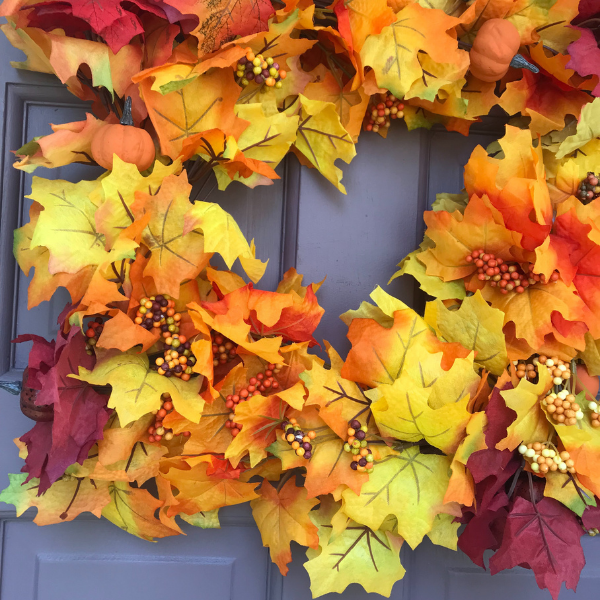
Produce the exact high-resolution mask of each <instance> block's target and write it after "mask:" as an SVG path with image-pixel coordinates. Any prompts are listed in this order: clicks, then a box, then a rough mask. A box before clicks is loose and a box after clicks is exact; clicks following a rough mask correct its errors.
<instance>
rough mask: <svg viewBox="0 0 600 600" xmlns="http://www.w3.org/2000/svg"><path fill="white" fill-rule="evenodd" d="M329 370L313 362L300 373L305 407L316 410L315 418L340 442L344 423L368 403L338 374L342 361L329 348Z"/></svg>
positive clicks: (345, 430) (356, 416)
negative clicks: (321, 421)
mask: <svg viewBox="0 0 600 600" xmlns="http://www.w3.org/2000/svg"><path fill="white" fill-rule="evenodd" d="M327 351H328V354H329V359H330V361H331V368H329V369H325V368H324V367H323V365H321V364H318V363H315V364H313V366H312V368H311V369H310V370H306V371H304V372H303V373H301V374H300V379H302V381H303V382H304V384H305V386H306V388H307V389H308V399H307V400H306V406H311V405H316V406H319V407H320V410H319V416H320V418H321V419H323V421H325V423H326V424H327V425H328V426H329V427H330V428H331V429H332V430H333V431H334V432H335V433H336V434H337V435H338V436H339V437H340V439H343V438H344V437H345V436H346V434H347V431H348V422H349V421H352V420H353V419H356V418H358V417H359V416H360V415H362V414H364V413H365V412H367V411H368V410H369V407H370V405H371V400H370V399H369V398H367V396H366V395H365V393H364V391H363V390H362V388H361V387H360V386H359V385H357V384H356V383H354V382H353V381H349V380H347V379H344V378H343V377H342V375H341V372H340V370H341V368H342V364H343V363H342V359H341V358H340V356H339V354H338V353H337V352H336V351H335V350H334V349H333V348H332V347H330V346H328V347H327Z"/></svg>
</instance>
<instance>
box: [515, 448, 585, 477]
mask: <svg viewBox="0 0 600 600" xmlns="http://www.w3.org/2000/svg"><path fill="white" fill-rule="evenodd" d="M519 454H522V455H523V456H524V457H525V458H526V459H527V460H528V461H529V464H530V466H531V470H532V471H533V472H534V473H542V474H546V473H548V471H560V472H561V473H567V472H568V473H575V462H574V461H573V459H572V458H571V455H570V454H569V453H568V452H567V451H566V450H563V451H562V452H559V451H558V450H557V449H556V447H555V446H554V444H551V443H550V442H535V443H534V444H527V445H525V444H521V445H520V446H519Z"/></svg>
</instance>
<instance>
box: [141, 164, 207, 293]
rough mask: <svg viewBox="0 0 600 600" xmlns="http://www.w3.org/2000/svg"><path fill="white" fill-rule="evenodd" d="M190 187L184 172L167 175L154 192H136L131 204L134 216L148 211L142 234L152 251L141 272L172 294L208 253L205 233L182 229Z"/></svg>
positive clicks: (204, 261)
mask: <svg viewBox="0 0 600 600" xmlns="http://www.w3.org/2000/svg"><path fill="white" fill-rule="evenodd" d="M191 189H192V186H191V185H190V184H189V183H188V182H187V176H186V174H185V173H182V174H181V175H179V176H177V175H170V176H168V177H165V179H164V180H163V182H162V185H161V187H160V190H158V192H157V193H156V194H154V195H151V194H150V195H147V194H143V195H142V194H139V195H138V196H137V199H136V202H135V203H134V205H133V206H132V212H133V214H134V216H136V218H140V217H141V216H143V215H144V214H146V213H148V214H150V221H149V222H148V226H147V227H146V229H145V230H144V232H143V234H142V240H143V241H144V243H145V244H146V246H147V247H148V249H149V250H150V251H151V255H150V260H149V261H148V264H147V265H146V268H145V269H144V275H149V276H150V277H152V279H153V280H154V283H155V284H156V287H157V289H159V290H161V292H162V293H163V294H169V295H170V296H174V297H177V296H178V295H179V288H180V285H181V282H182V281H183V280H185V279H193V278H194V277H196V276H197V275H198V274H199V273H200V271H202V269H204V267H206V265H207V264H208V261H209V259H210V257H211V254H209V253H206V252H205V251H204V237H203V236H202V235H201V234H200V233H198V232H196V231H190V232H189V233H188V234H186V233H185V230H184V223H185V216H186V214H187V212H188V211H189V210H190V204H189V194H190V191H191Z"/></svg>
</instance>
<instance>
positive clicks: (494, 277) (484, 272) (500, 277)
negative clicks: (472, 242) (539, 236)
mask: <svg viewBox="0 0 600 600" xmlns="http://www.w3.org/2000/svg"><path fill="white" fill-rule="evenodd" d="M465 260H466V261H467V262H468V263H475V266H476V267H477V273H478V275H477V278H478V279H479V281H489V282H490V286H492V287H496V286H498V287H499V288H501V289H500V291H501V292H502V293H503V294H508V292H512V291H515V292H517V293H518V294H522V293H523V292H524V291H525V290H526V289H527V288H528V287H529V286H531V285H536V284H538V283H541V284H546V283H549V282H550V281H557V280H558V278H559V275H558V273H557V272H556V271H555V272H554V273H552V275H551V276H550V280H549V281H547V280H546V277H545V275H543V274H542V275H538V274H537V273H533V272H532V271H531V270H530V269H529V265H526V269H524V268H523V266H522V265H520V264H519V263H513V264H508V263H505V262H504V260H502V259H501V258H496V256H495V255H494V254H493V253H492V252H484V251H483V250H473V252H471V254H467V256H466V257H465Z"/></svg>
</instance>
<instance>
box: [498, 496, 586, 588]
mask: <svg viewBox="0 0 600 600" xmlns="http://www.w3.org/2000/svg"><path fill="white" fill-rule="evenodd" d="M582 535H583V530H582V528H581V525H580V524H579V521H578V520H577V518H576V516H575V514H574V513H573V512H571V511H570V510H569V509H568V508H566V507H565V506H563V505H562V504H560V502H557V501H556V500H554V499H553V498H543V499H542V500H541V501H540V502H537V503H532V502H529V501H528V500H526V499H525V498H522V497H519V498H517V499H516V501H515V503H514V504H513V506H512V509H511V511H510V513H509V515H508V518H507V519H506V526H505V528H504V535H503V538H502V545H501V546H500V549H499V550H498V551H497V552H496V554H494V556H492V558H491V559H490V569H491V572H492V575H495V574H496V573H498V572H500V571H503V570H504V569H512V568H513V567H516V566H521V567H525V568H526V569H532V570H533V572H534V574H535V579H536V582H537V584H538V586H539V587H540V588H542V589H543V588H547V589H548V590H549V591H550V593H551V594H552V598H554V600H556V599H557V598H558V594H559V592H560V589H561V587H562V584H563V582H564V583H565V584H566V587H567V588H568V589H571V590H575V589H576V587H577V583H578V582H579V575H580V573H581V570H582V569H583V567H584V566H585V557H584V555H583V550H582V548H581V536H582Z"/></svg>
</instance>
